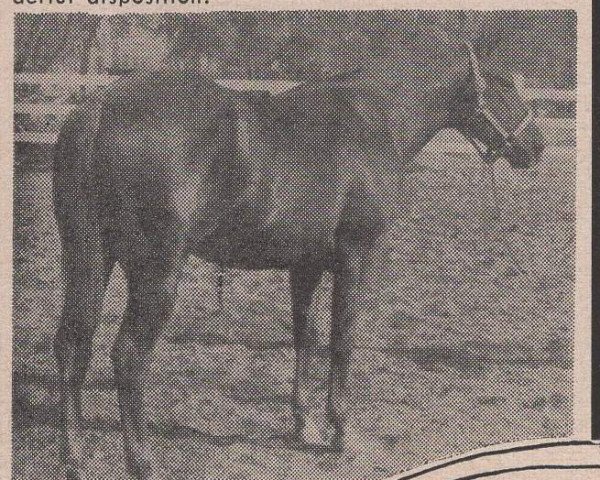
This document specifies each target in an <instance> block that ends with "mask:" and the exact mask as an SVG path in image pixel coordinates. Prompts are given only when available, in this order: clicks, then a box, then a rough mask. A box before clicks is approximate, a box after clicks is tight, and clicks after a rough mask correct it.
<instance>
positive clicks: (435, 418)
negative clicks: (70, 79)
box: [13, 149, 575, 480]
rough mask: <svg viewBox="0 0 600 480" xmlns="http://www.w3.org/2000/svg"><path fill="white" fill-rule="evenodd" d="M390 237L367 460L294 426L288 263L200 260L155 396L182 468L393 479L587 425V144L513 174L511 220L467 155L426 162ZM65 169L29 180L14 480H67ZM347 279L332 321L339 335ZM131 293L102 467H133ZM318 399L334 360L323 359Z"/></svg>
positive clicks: (163, 437)
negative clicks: (583, 203) (576, 352)
mask: <svg viewBox="0 0 600 480" xmlns="http://www.w3.org/2000/svg"><path fill="white" fill-rule="evenodd" d="M418 165H419V167H418V168H417V169H415V172H414V173H413V174H412V175H411V178H410V182H409V186H408V189H407V198H410V199H411V203H410V206H407V217H406V219H405V220H403V221H402V222H400V223H399V224H398V226H397V228H396V229H395V231H394V232H393V235H390V238H389V257H388V259H389V261H388V268H387V269H386V271H384V272H381V278H380V280H381V284H382V288H381V289H380V290H379V293H378V297H377V298H378V308H377V309H375V310H371V311H369V312H365V314H364V315H363V316H362V318H361V319H360V321H359V323H358V326H357V332H356V345H357V346H356V350H355V353H354V356H353V365H352V375H351V377H352V380H351V390H352V396H353V402H352V405H353V408H352V412H351V425H352V428H353V429H354V430H355V431H357V432H359V434H360V437H361V438H363V439H365V443H364V445H363V447H364V448H363V449H362V451H361V452H360V453H356V452H354V453H350V452H349V453H345V454H343V455H341V456H334V455H332V454H328V453H323V452H315V451H311V450H306V449H300V448H298V447H297V446H294V445H292V444H290V442H289V441H288V440H287V438H288V437H287V436H288V435H289V434H290V432H291V428H292V421H291V411H290V407H289V400H290V393H291V375H292V365H293V351H292V348H291V320H290V306H289V298H288V291H287V288H288V287H287V274H285V273H283V272H262V273H253V272H243V271H231V272H229V274H228V280H227V285H226V289H225V294H226V297H225V299H226V310H225V312H224V313H223V315H222V316H218V315H217V313H216V310H215V305H216V293H215V288H214V282H215V268H214V266H212V265H209V264H206V263H204V262H202V261H200V260H196V259H192V261H191V262H190V264H189V266H188V268H187V269H186V274H185V278H184V281H183V284H182V286H181V297H180V301H179V303H178V306H177V311H176V314H175V318H173V319H172V321H171V323H170V326H169V327H168V329H167V331H166V332H165V334H164V336H163V338H162V339H161V341H160V343H159V345H158V347H157V350H156V360H155V362H154V365H153V375H152V381H151V384H150V385H148V393H147V403H148V404H149V411H150V420H151V422H152V425H153V432H154V436H153V438H152V446H153V449H154V452H155V454H156V458H157V459H158V462H159V464H160V468H161V471H163V472H164V478H165V479H206V480H208V479H219V480H236V479H239V480H242V479H244V480H246V479H267V478H268V479H277V480H284V479H286V480H288V479H289V480H291V479H298V478H302V479H303V480H311V479H315V480H324V479H369V480H374V479H380V478H384V477H387V476H390V475H391V474H393V473H397V472H400V471H402V470H406V469H410V468H413V467H416V466H419V465H422V464H424V463H426V462H428V461H431V460H435V459H440V458H444V457H447V456H451V455H455V454H458V453H461V452H465V451H468V450H470V449H473V448H477V447H481V446H485V445H491V444H496V443H503V442H510V441H517V440H524V439H533V438H545V437H559V436H565V435H568V434H569V432H570V425H571V380H572V377H571V367H572V365H571V334H572V321H573V314H572V310H573V303H572V300H573V296H572V294H573V288H574V275H573V258H572V251H573V227H574V220H575V217H574V212H573V202H574V195H573V188H574V170H575V156H574V152H573V150H572V149H571V150H569V149H561V150H555V151H553V152H549V153H547V155H546V159H545V162H544V163H543V164H542V165H540V166H538V167H537V168H536V169H534V170H532V171H526V172H513V171H511V170H510V169H509V168H508V167H507V166H506V165H504V164H498V165H497V167H496V172H497V181H498V195H499V205H500V214H501V215H500V218H499V219H498V220H492V219H489V218H488V215H487V213H486V212H489V211H490V209H489V208H488V207H489V195H488V193H489V188H487V187H486V185H487V183H486V182H485V181H482V178H481V172H482V166H481V164H480V162H479V161H478V160H476V159H475V158H472V157H470V156H468V155H466V156H465V155H462V156H459V155H444V156H440V155H435V154H429V155H426V156H422V157H421V159H420V160H419V163H418ZM49 188H50V175H49V173H48V172H46V171H40V170H31V169H28V170H20V171H17V172H16V174H15V257H14V258H15V273H14V281H15V295H14V306H15V308H14V347H13V349H14V350H13V351H14V364H13V373H14V447H13V448H14V466H13V471H14V478H15V479H23V480H25V479H26V480H31V479H40V480H45V479H57V478H61V476H60V468H59V464H58V459H57V452H58V447H57V429H56V417H57V408H56V407H57V393H56V389H55V382H56V372H55V367H54V362H53V359H52V355H51V345H52V338H53V333H54V330H55V327H56V324H57V319H58V315H59V311H60V306H61V303H62V293H61V291H62V290H61V285H60V281H59V271H58V254H59V247H58V238H57V234H56V230H55V224H54V220H53V218H52V214H51V209H50V190H49ZM329 290H330V281H329V279H328V278H326V279H325V280H324V281H323V283H322V285H321V287H320V289H319V292H318V295H317V301H316V305H315V306H314V309H313V310H314V312H313V313H314V315H315V317H316V318H317V321H318V327H319V332H320V334H321V337H322V340H323V342H325V339H326V332H327V325H328V317H327V306H328V302H329V299H328V297H329V295H328V294H329ZM124 292H125V287H124V285H123V283H122V278H121V275H120V272H119V271H117V272H115V274H114V275H113V279H112V282H111V287H110V289H109V294H108V296H107V300H106V308H105V313H104V317H103V321H102V325H101V328H100V330H99V332H98V335H97V339H96V356H95V359H94V363H93V366H92V369H91V372H90V374H89V376H88V379H87V383H86V394H85V402H86V405H85V415H86V418H87V419H88V421H89V424H88V425H87V428H86V441H87V442H88V448H87V452H88V459H87V465H86V471H87V474H88V477H87V478H90V479H115V480H119V479H125V478H127V476H126V474H125V470H124V464H123V454H122V448H121V439H120V434H119V429H118V416H117V408H116V395H115V392H114V389H113V387H112V384H111V381H112V369H111V366H110V362H109V359H108V352H109V350H110V346H111V343H112V341H113V339H114V337H115V334H116V329H117V327H118V322H119V319H120V315H121V312H122V307H123V296H124ZM314 363H315V365H314V367H315V368H314V370H315V385H316V386H315V394H314V397H315V404H319V402H321V403H322V401H323V395H324V390H323V379H324V373H325V371H326V361H325V360H324V359H315V362H314Z"/></svg>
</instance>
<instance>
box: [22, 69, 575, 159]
mask: <svg viewBox="0 0 600 480" xmlns="http://www.w3.org/2000/svg"><path fill="white" fill-rule="evenodd" d="M117 78H118V77H116V76H111V75H98V74H93V75H82V74H73V73H62V74H61V73H52V74H35V73H20V74H17V75H16V76H15V87H17V86H19V85H37V86H41V87H43V88H50V89H51V88H61V89H65V90H67V91H69V92H71V94H72V92H73V91H76V90H77V89H79V91H82V92H83V93H85V92H86V91H89V90H90V89H95V88H98V87H103V86H107V85H110V84H111V83H112V82H113V81H115V80H116V79H117ZM515 81H516V84H517V86H518V88H519V89H520V91H521V93H522V95H523V97H524V99H525V100H526V101H527V102H529V104H530V105H531V107H532V108H533V110H534V112H535V114H536V117H537V121H538V123H539V125H540V127H541V129H542V131H543V132H544V134H545V136H546V137H547V139H548V141H549V143H550V144H554V145H556V144H558V145H572V144H574V139H575V107H576V102H577V94H576V91H575V90H572V89H555V88H531V87H528V86H527V85H528V83H529V82H528V80H527V79H524V78H522V77H515ZM217 82H218V83H219V84H221V85H224V86H227V87H230V88H233V89H237V90H262V91H269V92H271V93H278V92H282V91H285V90H287V89H289V88H291V87H293V86H295V85H298V82H294V81H288V80H245V79H239V80H236V79H226V80H225V79H223V80H217ZM67 96H72V95H67ZM75 106H76V104H75V103H69V101H64V99H61V98H58V100H56V101H38V102H17V103H16V104H15V109H14V113H15V133H14V141H15V143H20V144H45V145H50V144H53V143H54V142H56V140H57V137H58V129H59V127H60V124H61V123H62V120H63V119H64V118H65V117H66V116H67V115H68V114H69V112H70V111H72V110H73V109H74V108H75ZM27 115H29V116H31V117H36V118H39V117H46V118H53V119H55V121H54V123H53V124H54V126H55V128H53V129H51V131H39V130H37V131H36V130H34V131H30V130H28V129H26V128H25V129H24V128H20V127H19V122H18V121H17V116H27ZM436 139H437V140H436V141H434V142H431V143H430V144H429V145H428V147H427V149H428V150H431V151H437V152H440V151H442V152H448V153H460V152H466V151H470V149H471V146H470V145H469V143H468V142H466V141H464V140H462V139H461V138H460V136H457V135H453V134H449V135H446V136H444V135H442V136H441V137H440V138H437V137H436Z"/></svg>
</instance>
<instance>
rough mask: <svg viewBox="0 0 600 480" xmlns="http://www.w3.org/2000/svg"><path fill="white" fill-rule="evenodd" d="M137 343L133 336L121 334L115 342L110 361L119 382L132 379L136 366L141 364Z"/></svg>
mask: <svg viewBox="0 0 600 480" xmlns="http://www.w3.org/2000/svg"><path fill="white" fill-rule="evenodd" d="M137 350H138V349H137V347H136V343H135V341H134V340H133V338H132V337H131V335H128V334H123V333H119V335H118V337H117V340H116V341H115V343H114V345H113V348H112V351H111V353H110V359H111V361H112V365H113V370H114V372H115V376H116V378H117V381H124V380H127V378H129V377H130V375H131V372H133V371H134V370H135V369H134V364H135V363H137V362H139V360H140V359H139V358H137V357H138V354H137Z"/></svg>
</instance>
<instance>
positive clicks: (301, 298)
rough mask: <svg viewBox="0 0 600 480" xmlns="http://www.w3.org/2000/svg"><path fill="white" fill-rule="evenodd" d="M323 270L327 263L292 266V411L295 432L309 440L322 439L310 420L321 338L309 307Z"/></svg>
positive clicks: (304, 440) (300, 437) (312, 441)
mask: <svg viewBox="0 0 600 480" xmlns="http://www.w3.org/2000/svg"><path fill="white" fill-rule="evenodd" d="M322 273H323V265H322V264H317V263H311V262H307V263H306V264H302V265H296V266H294V267H292V268H291V269H290V288H291V293H292V318H293V323H294V328H293V330H294V351H295V353H296V365H295V370H294V380H293V391H292V412H293V415H294V424H295V433H296V437H298V438H299V439H300V440H301V441H303V442H305V443H311V444H312V443H320V442H321V439H320V438H319V437H320V434H319V432H318V429H317V428H316V425H314V424H313V422H310V421H308V419H307V416H308V415H309V413H310V405H309V401H310V400H309V397H310V382H309V367H310V360H311V358H314V356H315V355H316V353H317V349H318V339H317V334H316V329H315V327H314V325H313V324H312V323H311V322H309V316H308V311H309V309H310V305H311V303H312V297H313V294H314V291H315V289H316V287H317V285H318V284H319V280H320V279H321V276H322Z"/></svg>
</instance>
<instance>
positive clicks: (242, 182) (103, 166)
mask: <svg viewBox="0 0 600 480" xmlns="http://www.w3.org/2000/svg"><path fill="white" fill-rule="evenodd" d="M489 47H490V42H489V36H481V38H476V39H474V40H473V41H472V42H470V43H467V44H462V43H456V42H455V43H454V44H441V46H438V47H437V48H438V50H437V56H436V55H430V56H429V57H428V56H422V53H423V52H418V51H417V52H416V53H407V54H406V55H405V56H406V58H404V60H410V62H408V61H403V62H402V63H400V64H393V63H391V64H389V65H383V66H381V69H380V70H371V71H368V69H367V71H366V72H363V73H357V74H356V75H351V76H350V77H349V78H345V79H344V80H343V81H339V82H309V83H305V84H302V85H299V86H298V87H296V88H294V89H292V90H290V91H288V92H285V93H283V94H281V95H279V96H277V97H273V98H270V97H269V98H265V97H264V96H256V95H250V94H247V93H243V92H239V91H235V90H232V89H229V88H225V87H223V86H220V85H218V84H217V83H215V82H214V81H212V80H210V79H207V78H203V77H200V76H198V75H197V74H194V73H192V72H185V71H163V72H154V73H151V74H145V75H141V76H139V77H133V78H129V79H125V80H120V81H118V82H116V83H115V84H114V85H113V86H112V87H111V88H109V89H108V90H106V91H104V92H102V93H98V94H96V95H92V96H91V97H90V98H89V99H88V100H86V101H85V102H84V103H82V104H81V105H80V106H79V107H78V108H77V109H76V110H75V111H74V112H73V113H72V114H71V115H70V116H69V117H68V118H67V120H66V121H65V123H64V125H63V127H62V129H61V132H60V135H59V140H58V142H57V145H56V149H55V153H54V163H53V201H54V210H55V216H56V220H57V224H58V229H59V234H60V238H61V244H62V267H63V272H64V280H65V301H64V307H63V310H62V315H61V319H60V323H59V326H58V329H57V332H56V337H55V341H54V350H55V355H56V361H57V366H58V372H59V375H60V391H61V394H60V425H61V437H60V438H61V440H60V441H61V458H62V462H63V464H64V467H65V469H66V475H67V477H68V478H69V479H77V478H80V475H81V469H82V468H83V467H82V457H83V445H82V433H81V419H82V406H81V401H82V398H81V397H82V393H81V390H82V385H83V382H84V379H85V375H86V372H87V370H88V367H89V364H90V358H91V355H92V339H93V336H94V333H95V331H96V327H97V325H98V322H99V320H100V315H101V307H102V302H103V296H104V293H105V290H106V287H107V283H108V280H109V276H110V274H111V271H112V270H113V268H114V266H115V265H116V264H117V263H118V264H119V265H120V267H121V269H122V270H123V272H124V274H125V278H126V281H127V284H128V295H127V305H126V310H125V314H124V318H123V320H122V324H121V326H120V329H119V332H118V335H117V338H116V341H115V344H114V346H113V349H112V353H111V359H112V363H113V367H114V378H115V384H116V389H117V394H118V403H119V411H120V419H121V428H122V432H123V439H124V450H125V461H126V467H127V469H128V472H129V473H130V475H131V476H132V477H133V478H135V479H136V480H147V479H151V478H156V473H155V470H154V469H153V465H152V457H151V455H150V453H149V450H148V448H147V437H148V431H147V428H148V427H147V425H146V422H145V421H144V413H143V389H144V384H145V381H146V378H147V375H148V365H149V362H150V358H151V353H152V350H153V347H154V345H155V343H156V341H157V338H158V337H159V335H160V334H161V331H162V330H163V328H164V326H165V324H166V322H167V321H168V319H169V317H170V315H171V313H172V311H173V308H174V305H175V301H176V293H177V284H178V280H179V278H180V276H181V272H182V268H183V267H184V265H185V263H186V260H187V259H188V257H189V256H190V255H195V256H198V257H201V258H203V259H205V260H207V261H209V262H215V263H217V264H219V265H222V266H224V267H235V268H242V269H249V270H259V269H284V270H287V271H288V272H289V282H290V291H291V303H292V320H293V346H294V350H295V354H296V359H295V375H294V381H293V392H292V401H291V403H292V413H293V419H294V435H295V436H296V437H297V438H298V439H299V440H300V441H301V442H303V443H304V444H313V445H314V444H318V443H319V442H321V443H323V442H324V443H326V445H327V446H328V447H329V448H331V449H333V450H335V451H343V448H344V442H345V433H346V421H347V416H348V414H347V411H348V375H349V369H350V359H351V352H352V326H353V323H354V321H355V319H356V317H357V315H358V313H359V310H360V306H361V301H362V297H363V295H362V294H363V293H364V290H365V286H366V285H367V280H368V272H372V271H376V270H377V266H378V265H380V262H381V261H382V258H384V257H383V255H382V251H383V249H382V239H383V237H384V236H385V234H386V233H387V232H388V231H389V230H390V229H391V228H392V225H393V224H394V222H395V221H396V220H397V219H398V218H400V217H401V216H402V215H403V214H405V212H406V199H405V198H404V189H403V183H404V180H405V178H406V175H407V171H408V169H407V165H409V163H410V161H411V160H412V159H413V158H414V157H415V155H416V154H417V153H418V152H419V151H420V150H421V149H422V148H423V146H424V145H425V144H426V143H427V142H428V141H429V140H430V139H431V138H432V137H433V136H434V135H435V134H436V133H437V132H439V131H440V130H442V129H447V128H454V129H457V130H459V131H460V132H462V134H463V135H464V136H465V137H467V138H468V139H470V140H471V141H472V142H473V143H474V145H476V146H477V148H478V149H479V150H480V152H481V153H482V155H483V157H484V160H486V161H489V162H493V161H495V160H496V159H498V158H500V157H504V158H505V159H507V160H508V162H509V163H510V164H511V165H512V166H513V167H514V168H528V167H532V166H533V165H535V164H536V163H538V162H539V161H540V160H541V157H542V152H543V149H544V142H543V138H542V136H541V133H540V131H539V129H538V128H537V126H536V125H535V123H534V122H533V121H532V117H531V114H530V111H529V109H528V107H527V105H526V103H525V102H524V101H523V100H522V99H521V97H520V96H519V93H518V91H517V89H516V87H515V85H514V83H512V81H510V80H508V79H506V78H504V77H503V76H501V75H499V74H497V73H494V72H489V71H484V69H482V68H481V67H480V66H479V61H480V60H484V59H485V58H486V56H488V55H489V52H491V48H489ZM430 53H431V52H430ZM415 65H416V67H415ZM386 69H387V70H386ZM382 71H387V72H388V73H389V72H391V73H392V75H390V76H387V77H386V76H385V75H384V74H379V73H378V72H382ZM362 75H364V76H365V77H364V78H366V79H367V80H363V79H362V78H361V76H362ZM369 75H370V77H369ZM378 75H379V76H378ZM324 272H330V273H331V274H332V278H333V290H332V308H331V334H330V342H329V347H328V348H329V357H330V367H329V374H328V378H327V402H326V417H327V418H326V423H327V425H328V429H329V430H328V432H329V433H328V435H327V436H323V435H321V438H317V437H318V436H316V435H315V433H314V432H315V425H314V424H313V423H312V420H310V419H309V418H308V413H309V405H308V403H307V399H306V395H305V392H306V384H307V374H308V372H307V364H308V359H309V358H310V356H311V354H313V353H314V352H315V350H316V349H317V340H316V338H315V335H314V331H313V330H312V329H311V328H310V322H309V319H308V310H309V307H310V305H311V301H312V297H313V293H314V292H315V289H316V287H317V285H318V283H319V281H320V279H321V277H322V275H323V274H324ZM323 438H324V439H323Z"/></svg>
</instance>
